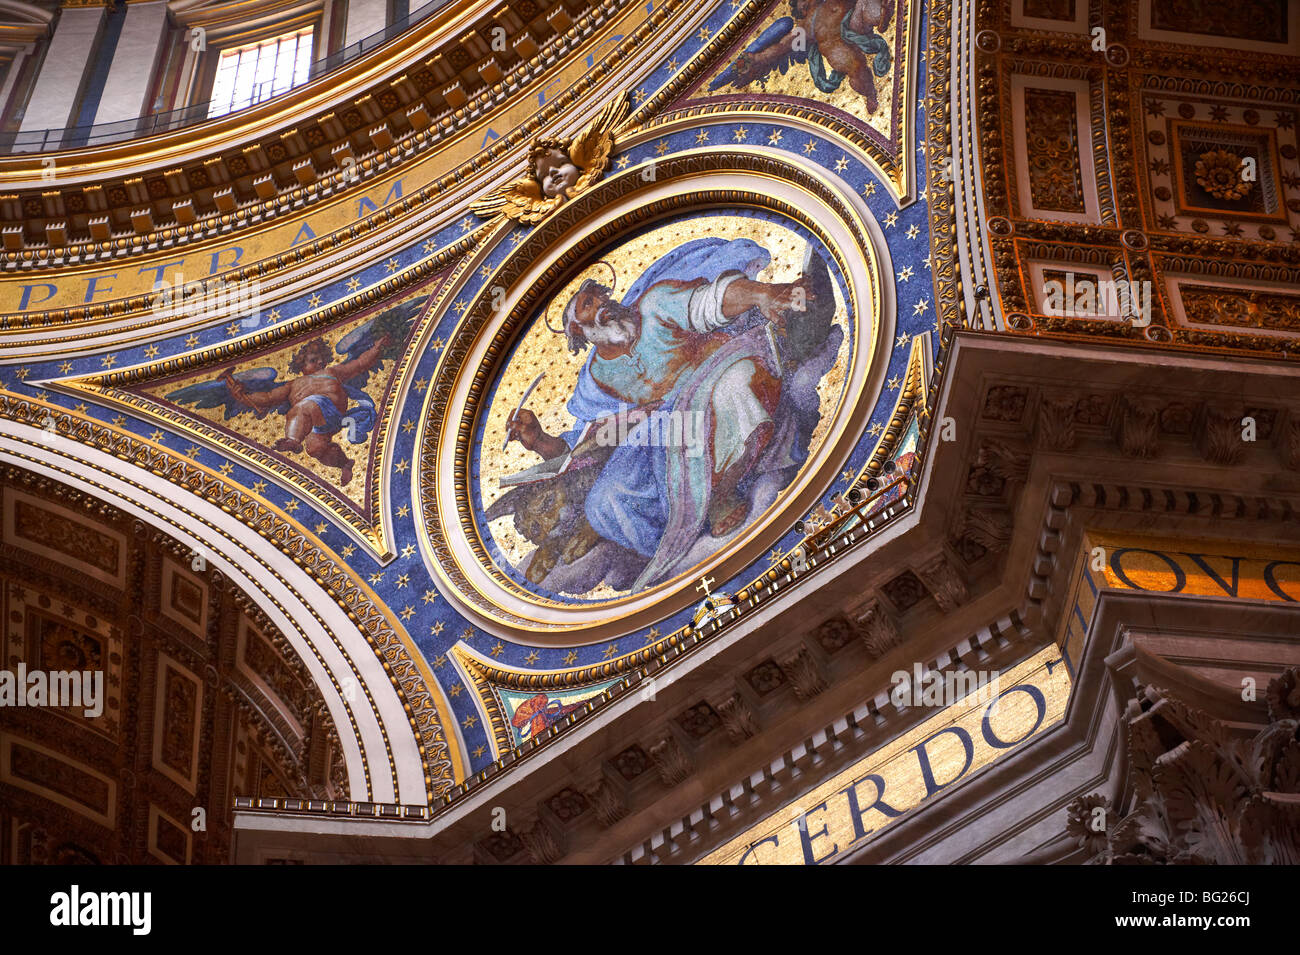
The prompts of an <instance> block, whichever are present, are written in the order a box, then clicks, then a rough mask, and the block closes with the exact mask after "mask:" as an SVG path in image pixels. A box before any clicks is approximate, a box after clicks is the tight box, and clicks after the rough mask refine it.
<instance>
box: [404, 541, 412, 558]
mask: <svg viewBox="0 0 1300 955" xmlns="http://www.w3.org/2000/svg"><path fill="white" fill-rule="evenodd" d="M414 553H415V545H414V544H407V545H406V546H405V547H403V548H402V556H403V557H410V556H411V555H412V554H414Z"/></svg>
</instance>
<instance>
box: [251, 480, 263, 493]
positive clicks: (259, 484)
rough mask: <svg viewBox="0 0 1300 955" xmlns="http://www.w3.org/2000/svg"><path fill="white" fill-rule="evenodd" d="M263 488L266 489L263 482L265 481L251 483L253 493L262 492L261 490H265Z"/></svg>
mask: <svg viewBox="0 0 1300 955" xmlns="http://www.w3.org/2000/svg"><path fill="white" fill-rule="evenodd" d="M265 490H266V482H265V481H258V482H257V483H256V484H254V485H253V493H254V494H261V493H262V492H263V491H265Z"/></svg>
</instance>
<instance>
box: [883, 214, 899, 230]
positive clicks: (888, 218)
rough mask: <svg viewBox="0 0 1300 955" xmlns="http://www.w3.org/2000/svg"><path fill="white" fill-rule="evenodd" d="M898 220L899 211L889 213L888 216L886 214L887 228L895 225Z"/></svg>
mask: <svg viewBox="0 0 1300 955" xmlns="http://www.w3.org/2000/svg"><path fill="white" fill-rule="evenodd" d="M897 221H898V213H897V212H891V213H889V214H888V215H887V216H885V228H886V229H888V228H891V227H892V226H893V225H894V223H896V222H897Z"/></svg>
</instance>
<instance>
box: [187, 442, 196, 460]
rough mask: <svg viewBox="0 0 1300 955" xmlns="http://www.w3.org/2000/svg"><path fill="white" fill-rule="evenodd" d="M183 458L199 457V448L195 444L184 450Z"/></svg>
mask: <svg viewBox="0 0 1300 955" xmlns="http://www.w3.org/2000/svg"><path fill="white" fill-rule="evenodd" d="M185 456H186V457H187V458H191V459H192V458H197V457H198V456H199V446H198V445H197V444H191V445H190V446H189V447H188V448H186V449H185Z"/></svg>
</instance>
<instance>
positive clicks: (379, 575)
mask: <svg viewBox="0 0 1300 955" xmlns="http://www.w3.org/2000/svg"><path fill="white" fill-rule="evenodd" d="M383 579H384V572H383V571H382V570H377V571H375V572H374V573H373V574H371V575H370V582H371V583H372V584H377V583H379V582H380V581H381V580H383Z"/></svg>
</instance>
